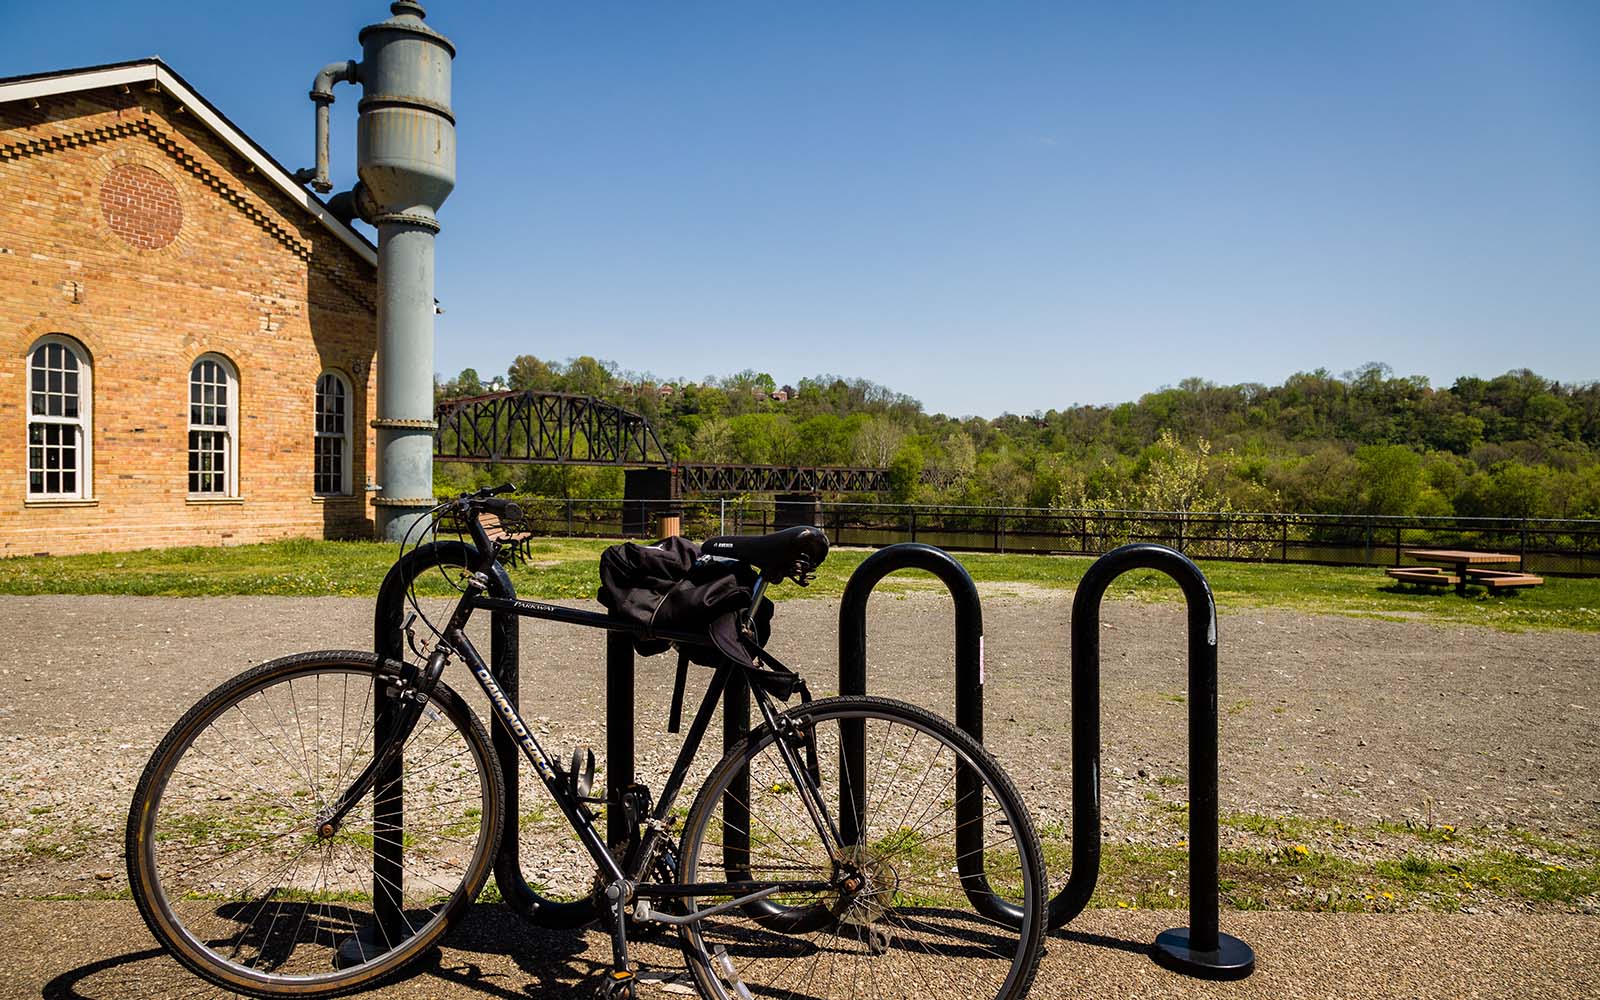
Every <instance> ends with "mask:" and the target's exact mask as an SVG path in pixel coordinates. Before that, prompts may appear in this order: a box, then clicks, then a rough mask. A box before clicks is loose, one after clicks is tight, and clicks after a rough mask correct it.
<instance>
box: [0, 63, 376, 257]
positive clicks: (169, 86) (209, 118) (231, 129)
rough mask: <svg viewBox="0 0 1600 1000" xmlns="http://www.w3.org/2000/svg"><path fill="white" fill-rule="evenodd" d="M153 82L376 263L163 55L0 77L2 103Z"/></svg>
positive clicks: (366, 246) (366, 247) (369, 249)
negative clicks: (110, 64)
mask: <svg viewBox="0 0 1600 1000" xmlns="http://www.w3.org/2000/svg"><path fill="white" fill-rule="evenodd" d="M150 82H153V83H155V84H156V85H157V86H159V87H160V88H161V89H162V90H164V91H166V92H167V93H168V94H169V95H171V96H172V97H173V98H174V99H175V100H177V101H178V102H179V103H180V104H182V105H183V106H184V107H185V108H187V109H188V111H189V113H190V114H192V115H194V116H195V117H196V118H197V119H199V120H200V121H201V122H203V123H204V124H205V126H206V127H207V128H209V129H210V130H211V131H212V132H213V133H214V134H215V135H216V136H217V137H218V138H220V139H221V140H222V141H223V142H225V143H226V144H227V145H228V147H229V148H230V149H232V150H233V151H234V152H236V153H238V154H239V155H240V156H242V157H244V159H245V161H246V162H247V163H249V164H250V165H251V166H253V167H255V168H256V170H257V171H259V172H260V173H261V175H262V176H263V177H265V178H267V180H269V181H271V182H272V183H273V185H274V186H276V187H277V188H278V189H279V190H280V191H282V192H283V193H284V194H285V195H287V196H288V198H289V199H290V200H291V201H293V202H295V203H296V204H298V205H300V206H301V207H302V208H304V209H305V210H306V211H307V212H309V213H311V215H312V216H314V217H315V218H316V219H317V221H319V222H321V223H322V225H323V227H324V228H326V229H327V230H328V231H329V232H331V233H332V234H333V235H334V236H335V237H337V238H338V239H339V241H340V242H342V243H343V244H344V245H345V246H347V247H349V248H350V249H351V250H353V251H355V253H356V254H357V256H359V257H360V258H361V259H362V260H365V261H366V262H367V263H368V264H371V265H372V266H373V267H376V266H377V265H378V252H377V250H376V249H374V248H373V246H372V244H371V243H369V242H367V240H366V239H365V238H364V237H362V235H361V234H360V233H358V232H356V231H355V230H354V229H351V228H350V227H349V226H347V225H345V224H344V223H343V222H340V221H339V220H338V219H337V218H335V217H334V215H333V213H331V212H330V211H328V206H327V205H325V204H323V202H322V200H321V199H320V198H318V197H316V196H315V195H313V194H312V193H311V192H310V191H307V190H306V189H305V187H303V186H302V185H301V184H300V183H299V182H298V181H296V180H295V179H294V177H293V176H292V175H290V173H289V171H288V170H286V169H285V168H284V167H283V165H282V164H280V163H279V162H278V161H277V160H274V159H273V158H272V157H271V156H270V155H268V154H267V152H266V151H265V150H263V149H262V148H261V147H259V146H257V145H256V144H255V143H254V142H253V141H251V140H250V138H249V137H248V136H246V135H245V134H244V133H243V132H242V131H240V130H239V128H238V127H237V126H235V125H234V124H233V123H232V122H230V121H229V120H228V119H227V117H226V116H225V115H223V114H222V112H220V111H218V110H217V109H216V108H215V107H213V106H212V105H211V102H210V101H207V100H206V99H205V98H204V97H201V96H200V95H199V94H198V93H196V92H195V90H194V89H193V88H191V87H190V86H189V85H188V83H186V82H185V81H184V80H183V78H182V77H180V76H178V74H176V73H174V72H173V71H172V70H171V69H169V68H168V67H167V65H166V64H165V63H163V62H161V61H160V60H159V59H147V60H141V61H139V62H134V63H123V64H120V65H113V66H102V67H96V68H92V69H84V70H69V71H66V72H63V73H51V74H44V75H40V76H32V77H23V78H18V79H13V80H11V81H0V103H9V102H11V101H25V100H28V99H30V98H33V99H37V98H40V97H50V96H54V95H58V94H68V93H76V92H78V91H83V90H98V89H100V88H102V87H116V86H127V85H130V84H135V83H150Z"/></svg>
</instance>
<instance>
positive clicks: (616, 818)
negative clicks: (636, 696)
mask: <svg viewBox="0 0 1600 1000" xmlns="http://www.w3.org/2000/svg"><path fill="white" fill-rule="evenodd" d="M633 672H634V660H633V639H632V637H630V636H629V635H628V633H626V632H607V633H606V843H608V844H610V845H611V846H613V847H615V846H617V845H619V844H625V843H627V841H628V837H629V835H630V833H631V831H630V830H629V829H628V813H627V810H626V809H624V808H623V802H622V796H623V793H624V792H626V791H627V790H628V786H629V785H631V784H633V779H634V761H633Z"/></svg>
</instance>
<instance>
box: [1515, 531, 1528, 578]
mask: <svg viewBox="0 0 1600 1000" xmlns="http://www.w3.org/2000/svg"><path fill="white" fill-rule="evenodd" d="M1527 568H1528V519H1527V518H1523V519H1522V535H1521V540H1520V541H1519V542H1518V543H1517V571H1518V572H1519V573H1520V572H1526V571H1527Z"/></svg>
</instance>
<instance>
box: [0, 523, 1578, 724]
mask: <svg viewBox="0 0 1600 1000" xmlns="http://www.w3.org/2000/svg"><path fill="white" fill-rule="evenodd" d="M611 544H614V542H613V541H611V540H606V539H568V538H547V539H539V540H537V541H535V542H534V544H533V547H532V553H531V554H532V559H533V562H532V564H531V565H528V566H520V567H517V568H516V569H515V570H513V571H512V574H511V575H512V580H513V581H514V582H515V584H516V586H517V591H518V593H519V594H521V595H522V596H524V597H529V598H535V599H544V600H555V599H563V598H588V599H593V598H594V595H595V589H596V588H597V587H598V585H599V574H598V569H597V566H598V559H599V555H600V552H601V551H602V550H603V549H605V548H606V547H607V546H608V545H611ZM397 554H398V548H397V546H394V545H391V544H387V543H380V542H327V541H317V540H311V539H291V540H288V541H281V542H268V543H265V544H260V545H240V546H232V547H228V548H206V547H187V548H175V549H146V550H142V551H138V552H115V553H100V554H91V555H77V556H21V557H15V558H11V559H4V560H0V594H133V595H143V596H153V597H207V596H229V595H279V596H294V597H321V596H328V595H335V596H347V597H372V596H374V595H375V594H376V593H377V589H378V584H379V582H380V581H381V580H382V579H383V575H384V574H385V573H386V572H388V569H389V567H390V566H391V565H393V563H394V560H395V558H396V555H397ZM869 554H870V553H869V552H868V551H866V550H836V551H834V552H832V553H830V554H829V556H828V561H827V562H826V563H824V564H823V566H822V568H821V571H820V572H819V573H818V574H817V578H816V580H815V581H814V582H813V583H812V585H811V586H810V587H807V588H800V587H796V586H793V585H786V586H780V587H775V588H773V590H772V591H771V592H770V593H771V594H772V596H773V598H774V599H776V600H787V599H795V598H837V597H838V596H839V595H841V594H842V593H843V592H844V586H845V582H846V581H847V580H848V579H849V577H850V574H851V572H853V571H854V570H855V568H856V567H857V566H859V565H860V564H861V561H862V560H863V559H865V558H866V557H867V556H868V555H869ZM960 559H961V562H962V564H963V565H964V566H966V567H967V570H968V571H969V572H970V573H971V574H972V576H973V579H975V580H976V581H978V582H979V583H980V584H1006V583H1025V584H1030V585H1034V586H1038V587H1045V588H1055V589H1062V590H1068V589H1071V588H1073V587H1075V586H1077V584H1078V581H1079V580H1080V579H1081V578H1082V577H1083V573H1084V571H1085V570H1087V569H1088V567H1089V565H1090V563H1091V562H1092V560H1090V559H1087V558H1078V557H1069V556H1040V555H1009V554H995V553H966V554H962V555H961V556H960ZM1203 569H1204V570H1205V573H1206V576H1207V578H1208V579H1209V580H1210V582H1211V586H1212V590H1213V591H1214V592H1215V594H1216V598H1217V603H1218V605H1219V606H1221V607H1223V608H1227V609H1235V610H1236V609H1239V608H1278V609H1287V610H1294V611H1305V612H1314V613H1332V614H1344V615H1358V616H1367V617H1381V618H1412V619H1421V620H1425V621H1433V622H1441V623H1455V624H1472V625H1483V626H1488V627H1491V628H1500V629H1512V630H1518V629H1528V628H1568V629H1581V630H1585V631H1600V579H1562V578H1552V579H1549V580H1547V582H1546V583H1545V585H1544V586H1542V587H1537V588H1531V589H1528V590H1522V591H1517V592H1513V593H1507V594H1496V595H1492V596H1490V595H1478V596H1476V597H1472V598H1469V599H1466V600H1463V599H1461V598H1459V597H1456V596H1455V594H1454V593H1453V592H1452V593H1442V594H1441V593H1432V592H1415V591H1412V590H1410V589H1409V588H1397V587H1391V586H1389V585H1388V580H1387V578H1386V577H1384V576H1383V575H1382V572H1381V570H1380V569H1379V568H1377V567H1370V568H1368V567H1339V566H1285V565H1271V564H1256V563H1228V562H1206V563H1204V564H1203ZM938 587H939V584H938V583H937V581H936V580H934V578H933V577H932V576H931V575H929V574H926V573H920V572H905V573H896V574H894V575H893V576H891V577H889V578H887V579H886V580H884V582H883V583H882V584H881V585H880V587H879V590H881V591H883V592H885V593H889V594H897V593H899V594H903V593H907V592H910V591H919V590H930V589H935V588H938ZM418 590H419V591H420V592H421V593H422V594H424V595H425V596H449V595H451V594H453V593H454V591H453V590H452V589H451V588H450V587H449V585H448V584H447V583H446V581H445V580H444V579H443V578H442V577H441V576H440V575H439V574H437V573H430V574H427V575H425V576H424V577H423V579H421V580H420V581H419V582H418ZM1108 596H1110V597H1112V598H1133V599H1138V600H1148V601H1179V600H1181V599H1182V596H1181V593H1180V592H1179V590H1178V587H1177V585H1176V584H1174V583H1173V582H1172V581H1171V580H1170V579H1168V578H1167V577H1166V576H1165V575H1163V574H1160V573H1156V572H1154V571H1150V570H1137V571H1134V572H1132V573H1128V574H1126V575H1125V576H1123V577H1121V578H1119V579H1118V580H1117V582H1116V583H1115V584H1114V585H1113V586H1112V588H1111V590H1110V591H1109V593H1108ZM1237 707H1239V708H1240V709H1241V710H1242V709H1243V708H1245V707H1248V706H1243V705H1241V706H1237Z"/></svg>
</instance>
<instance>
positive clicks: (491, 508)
mask: <svg viewBox="0 0 1600 1000" xmlns="http://www.w3.org/2000/svg"><path fill="white" fill-rule="evenodd" d="M481 506H482V507H483V509H484V510H485V511H488V512H489V513H491V514H495V515H497V516H498V517H499V518H500V520H502V521H520V520H522V519H523V516H522V505H521V504H519V503H517V502H516V501H515V500H485V501H483V503H482V505H481Z"/></svg>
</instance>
